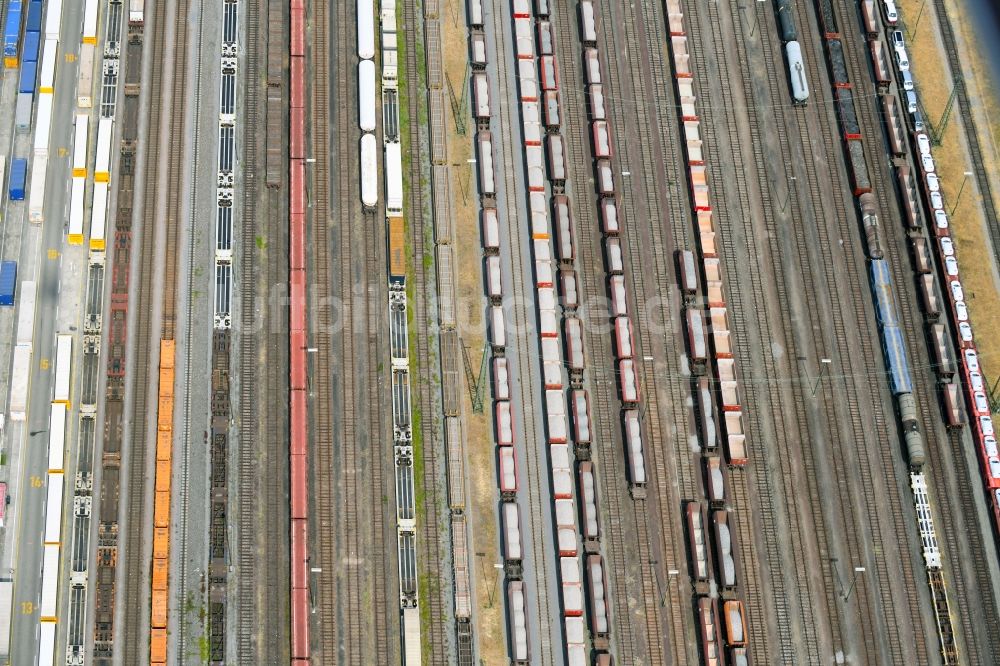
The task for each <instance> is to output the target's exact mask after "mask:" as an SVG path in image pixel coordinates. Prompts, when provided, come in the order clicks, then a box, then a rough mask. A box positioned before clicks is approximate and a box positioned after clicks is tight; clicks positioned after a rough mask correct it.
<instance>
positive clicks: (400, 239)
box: [389, 217, 406, 276]
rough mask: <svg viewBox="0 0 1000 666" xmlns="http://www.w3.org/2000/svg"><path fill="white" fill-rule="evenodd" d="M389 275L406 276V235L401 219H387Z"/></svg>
mask: <svg viewBox="0 0 1000 666" xmlns="http://www.w3.org/2000/svg"><path fill="white" fill-rule="evenodd" d="M389 274H390V275H399V276H403V275H406V235H405V233H404V230H403V218H401V217H390V218H389Z"/></svg>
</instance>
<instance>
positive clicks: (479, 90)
mask: <svg viewBox="0 0 1000 666" xmlns="http://www.w3.org/2000/svg"><path fill="white" fill-rule="evenodd" d="M472 100H473V106H472V108H473V110H474V111H475V116H474V117H475V118H476V120H479V121H480V122H485V123H486V124H489V120H490V80H489V77H487V75H486V72H476V73H474V74H473V75H472Z"/></svg>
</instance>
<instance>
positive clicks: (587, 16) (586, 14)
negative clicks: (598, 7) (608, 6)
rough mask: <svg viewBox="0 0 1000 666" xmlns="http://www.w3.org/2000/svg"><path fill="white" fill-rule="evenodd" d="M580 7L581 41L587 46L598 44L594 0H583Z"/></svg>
mask: <svg viewBox="0 0 1000 666" xmlns="http://www.w3.org/2000/svg"><path fill="white" fill-rule="evenodd" d="M579 8H580V41H581V42H583V43H584V45H586V46H595V45H596V44H597V27H596V25H595V23H594V3H593V0H581V2H580V4H579Z"/></svg>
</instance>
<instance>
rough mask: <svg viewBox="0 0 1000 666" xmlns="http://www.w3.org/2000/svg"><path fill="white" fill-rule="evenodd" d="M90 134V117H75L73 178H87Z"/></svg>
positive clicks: (82, 114) (82, 115) (81, 114)
mask: <svg viewBox="0 0 1000 666" xmlns="http://www.w3.org/2000/svg"><path fill="white" fill-rule="evenodd" d="M89 134H90V116H88V115H87V114H85V113H78V114H77V115H76V131H75V132H74V134H73V177H74V178H86V177H87V143H88V141H87V139H88V138H89Z"/></svg>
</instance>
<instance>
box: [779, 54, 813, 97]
mask: <svg viewBox="0 0 1000 666" xmlns="http://www.w3.org/2000/svg"><path fill="white" fill-rule="evenodd" d="M785 58H786V60H787V61H788V80H789V82H790V83H791V86H792V103H793V104H798V105H801V104H805V103H806V102H808V101H809V80H808V79H807V77H806V67H805V63H804V62H803V60H802V48H801V47H800V46H799V43H798V42H796V41H792V42H788V43H787V44H785Z"/></svg>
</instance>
